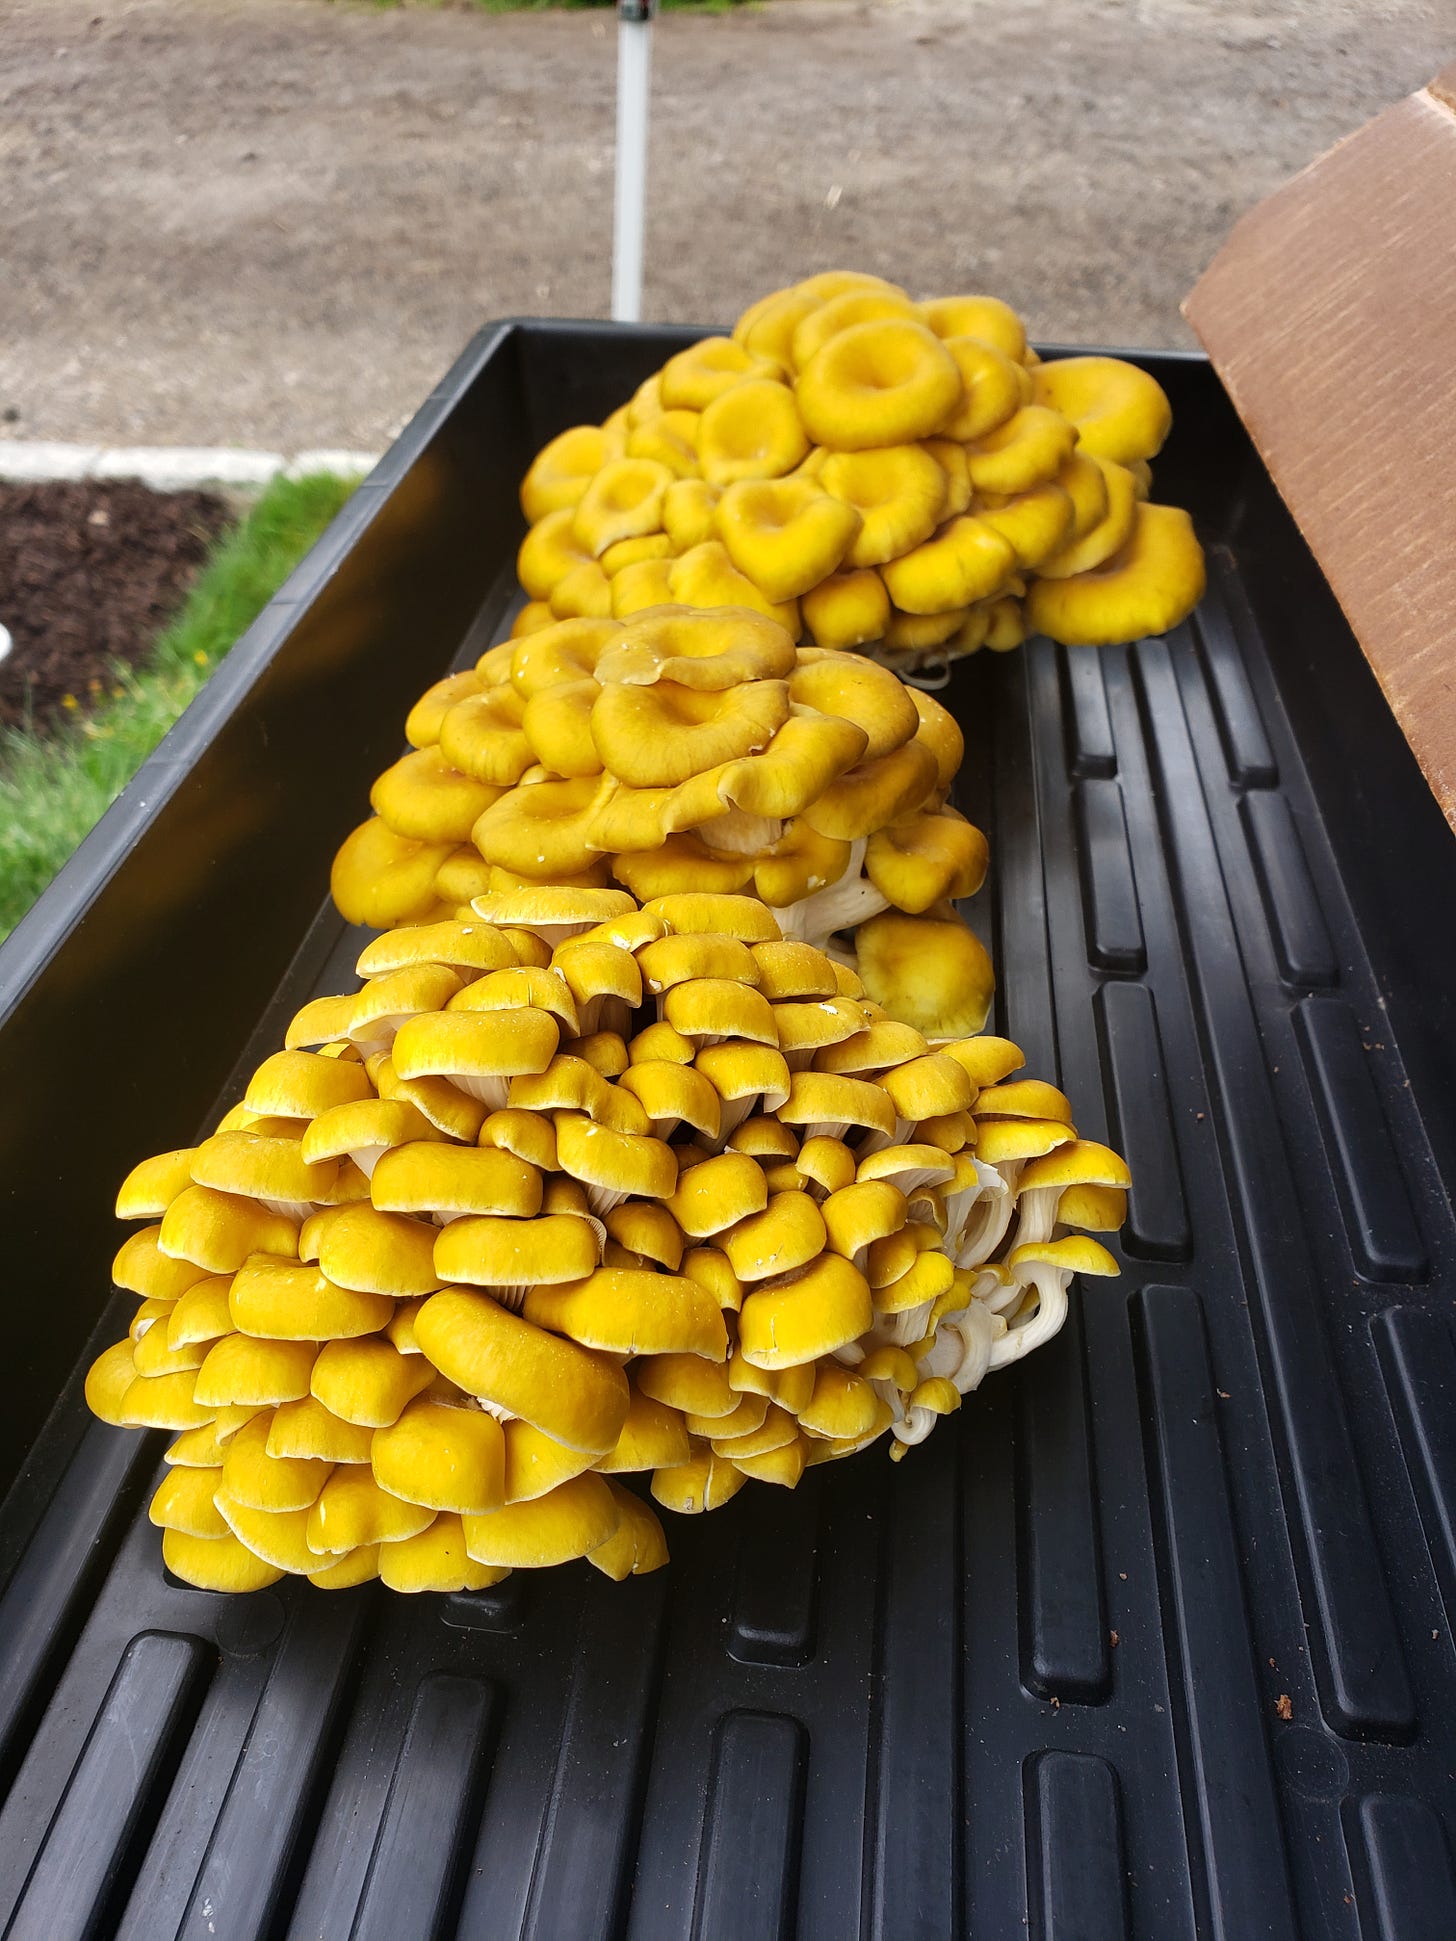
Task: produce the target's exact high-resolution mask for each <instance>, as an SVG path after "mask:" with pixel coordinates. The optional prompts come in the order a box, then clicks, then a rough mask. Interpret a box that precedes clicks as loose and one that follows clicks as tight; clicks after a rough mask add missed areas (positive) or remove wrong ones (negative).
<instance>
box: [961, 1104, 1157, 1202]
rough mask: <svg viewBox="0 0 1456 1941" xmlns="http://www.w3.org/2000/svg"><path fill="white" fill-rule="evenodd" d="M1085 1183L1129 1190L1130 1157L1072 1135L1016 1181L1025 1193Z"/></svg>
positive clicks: (1031, 1162)
mask: <svg viewBox="0 0 1456 1941" xmlns="http://www.w3.org/2000/svg"><path fill="white" fill-rule="evenodd" d="M984 1096H985V1094H984V1093H983V1094H982V1097H984ZM1084 1185H1086V1186H1106V1187H1115V1188H1120V1189H1121V1190H1122V1191H1124V1192H1126V1190H1127V1188H1128V1187H1129V1186H1131V1185H1132V1174H1131V1173H1130V1172H1129V1171H1128V1168H1127V1161H1126V1160H1125V1159H1123V1158H1121V1157H1120V1156H1119V1155H1118V1154H1117V1153H1115V1152H1113V1151H1112V1150H1111V1148H1110V1147H1108V1146H1103V1145H1099V1144H1098V1143H1097V1141H1096V1140H1095V1139H1072V1140H1069V1141H1067V1142H1066V1143H1064V1144H1062V1145H1059V1146H1057V1147H1056V1148H1054V1150H1052V1151H1051V1152H1048V1153H1045V1154H1043V1155H1041V1156H1039V1157H1037V1158H1035V1159H1032V1160H1030V1161H1029V1162H1028V1164H1027V1165H1026V1166H1025V1167H1024V1168H1023V1169H1022V1172H1021V1176H1020V1178H1019V1180H1018V1181H1017V1189H1018V1191H1019V1192H1022V1193H1026V1192H1029V1191H1031V1190H1033V1189H1034V1188H1036V1187H1039V1186H1084ZM1063 1197H1064V1199H1065V1195H1064V1196H1063ZM1061 1217H1065V1216H1061ZM1078 1224H1079V1225H1080V1224H1081V1223H1080V1222H1078Z"/></svg>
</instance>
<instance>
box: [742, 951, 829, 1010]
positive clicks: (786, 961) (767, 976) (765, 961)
mask: <svg viewBox="0 0 1456 1941" xmlns="http://www.w3.org/2000/svg"><path fill="white" fill-rule="evenodd" d="M750 949H751V951H752V954H753V962H754V965H755V967H756V969H757V973H758V975H757V978H756V980H755V981H756V982H757V984H758V986H759V989H760V990H761V991H762V992H763V994H764V996H765V997H766V998H768V999H769V1000H770V1001H771V1002H773V1003H780V1002H782V1001H783V1000H785V999H791V998H832V997H837V996H838V994H839V985H838V981H837V980H836V978H835V975H834V965H833V964H832V963H831V961H830V960H829V958H828V957H826V956H825V954H824V952H823V951H822V950H816V949H815V947H814V946H813V944H806V943H800V942H799V941H798V940H797V939H795V938H785V939H784V940H783V941H781V942H775V943H762V944H753V945H751V946H750Z"/></svg>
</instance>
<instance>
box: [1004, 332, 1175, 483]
mask: <svg viewBox="0 0 1456 1941" xmlns="http://www.w3.org/2000/svg"><path fill="white" fill-rule="evenodd" d="M1032 391H1033V395H1034V396H1035V399H1036V402H1037V403H1038V404H1043V405H1049V406H1050V407H1051V409H1052V410H1053V411H1060V412H1061V414H1062V416H1063V417H1064V418H1067V419H1068V420H1069V421H1070V422H1071V423H1072V424H1073V425H1074V426H1075V427H1076V430H1077V438H1078V443H1079V444H1080V447H1081V449H1082V450H1083V451H1084V452H1087V453H1089V454H1090V455H1091V456H1092V457H1094V458H1110V459H1112V460H1113V461H1114V462H1116V463H1118V464H1121V465H1126V464H1128V463H1129V462H1131V461H1132V460H1135V459H1147V458H1156V457H1157V455H1158V453H1159V452H1160V451H1161V449H1162V446H1163V441H1164V439H1165V438H1166V437H1167V436H1168V433H1169V431H1170V429H1171V428H1172V424H1173V412H1172V407H1171V406H1170V405H1169V403H1168V400H1167V397H1166V396H1165V395H1164V392H1163V387H1162V386H1161V385H1160V384H1159V383H1158V381H1157V379H1156V378H1154V377H1150V376H1149V375H1148V373H1147V372H1146V371H1144V370H1140V369H1139V368H1138V366H1137V365H1136V364H1129V363H1126V362H1125V361H1124V360H1123V359H1122V358H1120V357H1059V358H1056V359H1054V360H1053V361H1052V362H1050V363H1046V364H1039V365H1038V366H1037V368H1036V370H1035V372H1034V373H1033V374H1032Z"/></svg>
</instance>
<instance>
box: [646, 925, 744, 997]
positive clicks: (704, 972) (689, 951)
mask: <svg viewBox="0 0 1456 1941" xmlns="http://www.w3.org/2000/svg"><path fill="white" fill-rule="evenodd" d="M637 963H638V965H639V966H640V968H641V972H642V979H643V983H644V985H645V986H646V988H647V990H649V991H650V992H652V993H653V994H654V995H656V994H657V993H658V992H659V991H667V990H671V989H672V988H673V987H674V986H675V985H678V984H685V983H687V982H688V981H689V980H690V979H696V978H705V977H706V978H714V979H727V980H731V981H734V982H737V983H740V984H745V985H754V986H756V985H757V984H758V983H759V981H760V973H759V968H758V964H757V961H756V960H755V958H754V956H753V954H752V952H751V951H750V948H749V946H748V945H747V944H745V943H743V942H742V941H741V940H740V939H739V938H737V937H727V936H713V935H711V934H706V933H704V932H701V931H688V932H686V933H683V934H674V935H671V936H664V937H659V938H658V939H657V940H656V941H655V942H653V943H649V944H645V945H644V946H643V947H642V949H641V950H639V951H638V953H637Z"/></svg>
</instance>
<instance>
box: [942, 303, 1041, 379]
mask: <svg viewBox="0 0 1456 1941" xmlns="http://www.w3.org/2000/svg"><path fill="white" fill-rule="evenodd" d="M915 308H916V310H917V312H918V313H919V316H920V318H921V320H922V321H923V322H924V323H926V324H928V325H929V327H930V328H931V329H932V330H933V331H934V332H935V334H936V336H937V337H979V338H981V339H982V340H983V342H985V343H988V344H993V345H994V346H995V347H996V349H997V350H999V351H1000V352H1002V354H1003V355H1004V356H1006V357H1010V358H1013V359H1014V360H1015V361H1016V362H1017V363H1018V364H1019V363H1020V362H1021V361H1022V360H1023V358H1024V357H1025V356H1026V331H1025V329H1024V328H1023V327H1022V322H1021V319H1020V317H1018V316H1017V314H1016V312H1015V311H1014V310H1013V309H1012V308H1011V305H1010V304H1009V303H1003V302H1002V301H1001V299H1000V297H983V296H959V297H931V298H930V299H929V300H928V301H926V302H924V303H918V304H916V306H915Z"/></svg>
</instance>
